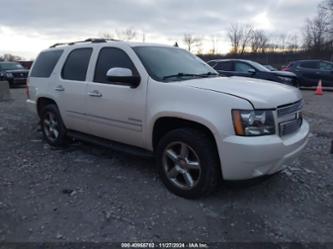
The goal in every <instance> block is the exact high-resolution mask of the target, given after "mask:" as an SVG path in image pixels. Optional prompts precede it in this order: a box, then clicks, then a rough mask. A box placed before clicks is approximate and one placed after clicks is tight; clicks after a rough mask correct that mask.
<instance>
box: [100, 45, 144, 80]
mask: <svg viewBox="0 0 333 249" xmlns="http://www.w3.org/2000/svg"><path fill="white" fill-rule="evenodd" d="M114 67H122V68H128V69H130V70H131V71H132V73H133V75H135V76H137V75H138V72H137V70H136V68H135V66H134V64H133V62H132V60H131V59H130V58H129V56H128V55H127V54H126V53H125V52H124V51H123V50H121V49H119V48H111V47H106V48H102V49H101V51H100V52H99V56H98V60H97V63H96V69H95V76H94V82H98V83H108V84H110V81H109V80H108V79H107V77H106V73H107V71H108V70H109V69H111V68H114Z"/></svg>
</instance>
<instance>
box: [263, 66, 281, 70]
mask: <svg viewBox="0 0 333 249" xmlns="http://www.w3.org/2000/svg"><path fill="white" fill-rule="evenodd" d="M264 67H266V68H267V69H268V70H270V71H278V70H277V69H276V68H275V67H273V66H271V65H264Z"/></svg>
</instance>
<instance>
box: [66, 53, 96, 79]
mask: <svg viewBox="0 0 333 249" xmlns="http://www.w3.org/2000/svg"><path fill="white" fill-rule="evenodd" d="M91 53H92V48H78V49H75V50H73V51H72V52H70V54H69V55H68V57H67V60H66V62H65V64H64V67H63V68H62V72H61V77H62V78H63V79H65V80H76V81H85V80H86V75H87V70H88V66H89V61H90V57H91Z"/></svg>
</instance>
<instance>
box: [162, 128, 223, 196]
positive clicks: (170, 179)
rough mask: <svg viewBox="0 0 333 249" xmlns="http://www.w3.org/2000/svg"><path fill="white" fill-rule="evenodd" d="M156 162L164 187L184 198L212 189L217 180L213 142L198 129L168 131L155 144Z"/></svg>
mask: <svg viewBox="0 0 333 249" xmlns="http://www.w3.org/2000/svg"><path fill="white" fill-rule="evenodd" d="M156 155H157V165H158V169H159V173H160V177H161V179H162V181H163V183H164V184H165V186H166V187H167V188H168V189H169V190H170V191H171V192H172V193H174V194H176V195H178V196H181V197H184V198H198V197H201V196H205V195H208V194H210V193H211V192H213V191H214V190H215V189H216V187H217V186H218V183H219V182H220V179H221V174H220V163H219V158H218V154H217V151H216V147H215V144H214V143H213V141H211V139H210V138H209V136H208V135H207V134H206V133H205V132H202V131H200V130H197V129H190V128H183V129H177V130H173V131H170V132H169V133H167V134H166V135H165V136H164V137H163V138H162V139H161V140H160V142H159V143H158V146H157V151H156Z"/></svg>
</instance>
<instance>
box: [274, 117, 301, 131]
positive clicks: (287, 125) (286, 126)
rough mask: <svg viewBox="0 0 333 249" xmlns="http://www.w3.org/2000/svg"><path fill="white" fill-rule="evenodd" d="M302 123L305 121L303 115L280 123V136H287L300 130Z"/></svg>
mask: <svg viewBox="0 0 333 249" xmlns="http://www.w3.org/2000/svg"><path fill="white" fill-rule="evenodd" d="M302 123H303V119H302V117H300V118H298V119H294V120H291V121H287V122H283V123H280V125H279V130H280V136H286V135H289V134H292V133H294V132H296V131H298V129H299V128H300V127H301V126H302Z"/></svg>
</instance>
